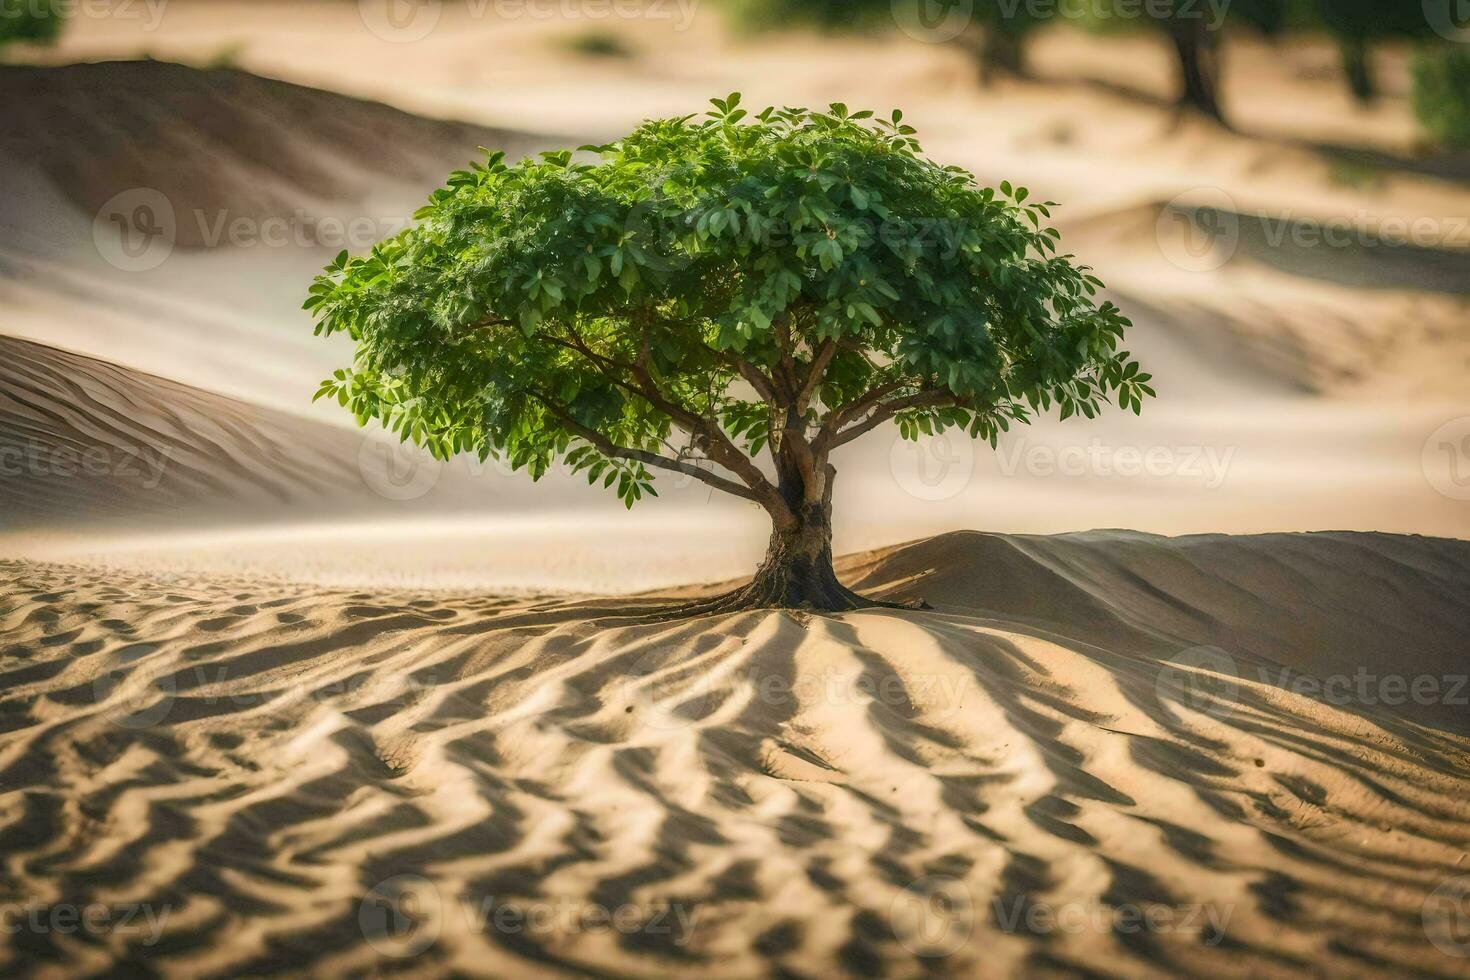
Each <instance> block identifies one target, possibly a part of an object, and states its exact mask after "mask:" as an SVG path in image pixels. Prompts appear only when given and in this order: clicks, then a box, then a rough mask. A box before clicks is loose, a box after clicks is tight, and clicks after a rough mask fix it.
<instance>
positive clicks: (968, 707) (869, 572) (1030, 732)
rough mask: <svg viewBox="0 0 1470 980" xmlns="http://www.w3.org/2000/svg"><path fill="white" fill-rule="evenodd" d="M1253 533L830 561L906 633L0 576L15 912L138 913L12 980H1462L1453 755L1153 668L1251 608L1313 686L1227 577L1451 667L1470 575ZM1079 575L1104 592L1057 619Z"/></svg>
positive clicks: (1208, 672) (489, 603)
mask: <svg viewBox="0 0 1470 980" xmlns="http://www.w3.org/2000/svg"><path fill="white" fill-rule="evenodd" d="M1282 538H1283V540H1278V541H1275V542H1274V543H1273V548H1272V549H1271V551H1270V552H1268V551H1267V550H1266V549H1265V548H1264V547H1263V544H1262V543H1257V544H1256V545H1255V546H1254V548H1253V547H1252V545H1250V544H1246V545H1242V546H1239V547H1237V546H1235V544H1234V543H1233V541H1231V540H1230V539H1222V540H1224V541H1225V543H1224V544H1219V543H1218V542H1217V543H1215V544H1216V545H1217V546H1212V545H1211V543H1208V542H1195V543H1194V547H1193V548H1191V549H1185V548H1180V547H1178V546H1170V545H1166V544H1161V543H1160V542H1161V541H1162V540H1163V539H1150V537H1149V536H1136V537H1135V538H1134V539H1133V540H1128V539H1127V538H1126V537H1125V536H1121V535H1112V536H1109V535H1101V536H1097V537H1095V538H1094V539H1092V540H1088V539H1086V538H1085V536H1084V537H1079V538H1077V539H1068V540H1065V541H1060V542H1056V543H1055V544H1054V546H1052V547H1048V541H1047V539H1025V538H1020V539H997V538H994V537H993V536H982V535H954V536H947V537H945V538H941V539H937V540H931V541H928V542H919V543H915V544H912V545H909V546H905V547H901V548H898V549H892V550H888V551H885V552H880V553H875V554H869V555H865V556H859V557H857V558H854V559H852V560H851V561H850V562H848V563H847V566H846V567H847V572H848V574H849V577H850V580H852V581H854V582H855V583H859V584H865V587H877V586H878V584H879V583H884V582H887V583H890V584H889V587H888V588H887V589H886V590H885V591H886V593H887V594H889V595H891V596H894V597H902V596H904V595H907V594H909V593H910V592H912V591H913V590H919V591H922V592H925V593H927V594H928V595H930V596H932V597H933V598H934V600H935V601H936V605H937V608H936V609H935V610H933V611H928V612H919V611H913V612H898V613H895V612H863V613H851V614H845V615H841V616H830V617H829V616H817V615H807V614H801V613H787V612H749V613H744V614H739V615H731V616H725V617H719V618H713V619H711V618H702V619H696V620H673V621H657V620H652V621H651V620H647V619H630V618H628V617H626V616H622V615H619V614H618V608H619V602H618V601H615V600H572V599H563V598H556V597H540V598H535V597H530V598H528V597H520V598H496V597H493V596H475V595H468V594H464V593H459V594H434V593H416V594H388V593H372V592H357V593H346V592H340V591H337V592H334V591H331V590H323V589H313V588H308V587H291V586H283V585H276V586H269V587H261V588H251V587H250V586H249V584H248V583H247V582H223V581H212V580H209V579H194V580H191V579H186V578H179V579H178V580H175V581H169V580H168V579H167V578H163V579H160V578H158V577H149V578H130V577H128V576H127V575H126V574H123V573H116V572H109V573H98V572H96V571H92V570H88V569H85V568H79V567H68V566H59V565H42V564H35V563H26V562H16V561H8V562H5V563H3V564H0V578H3V581H4V594H5V595H6V596H7V599H6V600H5V603H4V606H3V612H0V627H3V633H4V635H5V637H6V640H7V646H6V647H5V648H4V649H3V650H0V678H3V688H4V690H5V692H6V695H5V698H4V700H3V701H0V729H3V734H0V785H3V786H5V787H6V789H7V790H8V792H6V793H4V794H3V795H0V842H3V844H4V847H3V851H4V853H5V854H6V858H5V867H6V877H9V878H10V879H11V880H12V882H13V883H14V887H15V888H17V889H19V890H20V891H21V892H22V893H23V894H25V895H29V896H32V900H33V901H45V902H51V903H59V902H64V901H70V902H79V903H80V902H94V903H95V902H104V903H120V902H136V903H145V904H147V905H148V907H150V908H154V909H156V910H160V911H162V910H165V909H166V910H167V914H166V915H163V916H161V918H162V923H161V925H160V927H159V932H158V939H157V942H149V941H148V940H149V939H150V936H152V935H153V933H148V932H145V931H143V930H135V931H133V932H130V933H127V934H116V935H105V936H102V937H101V938H100V939H95V940H92V941H88V942H81V941H78V940H75V939H73V938H69V937H66V936H60V935H51V934H28V935H26V936H25V937H24V941H23V942H20V943H16V944H13V945H12V946H10V947H9V949H8V950H7V952H6V955H7V956H8V957H9V958H10V960H9V966H8V967H7V968H8V969H15V968H17V967H25V966H31V967H37V966H40V965H42V964H53V965H58V966H63V967H66V968H68V969H73V970H75V969H80V968H84V967H85V968H88V969H96V970H102V969H107V968H109V967H119V966H121V965H123V964H131V965H140V964H143V963H146V964H147V965H148V966H149V967H151V968H153V969H157V970H159V971H161V972H162V973H163V974H164V975H171V976H204V975H241V974H257V973H284V974H288V975H308V974H315V975H323V974H332V975H343V974H352V973H365V972H374V971H379V970H383V971H386V970H393V971H395V972H397V971H399V970H401V971H403V972H406V973H408V974H423V975H432V974H438V973H443V972H445V971H452V972H458V973H463V974H467V975H494V976H504V975H511V974H514V975H547V976H564V975H585V974H587V973H593V974H598V975H640V976H677V975H686V974H687V973H688V971H690V970H694V969H697V970H698V971H700V972H701V973H705V974H708V975H710V976H718V977H746V976H757V975H771V974H781V973H786V972H792V971H794V972H796V973H804V974H810V973H811V972H812V971H816V972H819V973H822V974H826V975H833V974H836V973H843V972H862V973H872V972H878V971H882V972H885V973H888V974H891V975H896V976H919V975H931V974H933V973H935V972H938V973H940V974H944V975H974V974H975V972H976V971H982V970H983V971H984V972H986V973H988V974H1003V973H1008V972H1012V971H1025V972H1026V973H1027V974H1028V975H1047V974H1051V973H1056V974H1062V973H1066V974H1077V973H1094V974H1098V975H1110V974H1117V973H1120V972H1121V973H1126V974H1127V975H1130V976H1166V975H1201V976H1204V975H1210V976H1218V975H1223V976H1252V975H1255V976H1259V975H1263V974H1270V975H1273V976H1298V975H1299V976H1316V975H1321V972H1322V971H1323V970H1324V969H1325V970H1328V971H1334V972H1342V973H1345V974H1348V975H1353V976H1375V975H1381V976H1395V975H1403V974H1404V973H1405V972H1416V973H1419V974H1422V975H1434V976H1465V975H1470V970H1467V968H1466V962H1467V961H1466V960H1464V959H1460V958H1457V957H1455V956H1452V955H1448V954H1446V953H1443V952H1441V950H1440V949H1439V948H1437V947H1436V946H1434V945H1433V944H1431V942H1430V941H1429V939H1428V938H1427V934H1426V925H1425V921H1426V920H1425V918H1424V909H1425V908H1426V907H1427V906H1426V902H1428V901H1430V900H1431V897H1432V896H1433V895H1434V894H1435V890H1436V889H1437V888H1439V887H1440V886H1441V885H1442V884H1443V883H1444V882H1445V881H1447V880H1451V879H1453V878H1454V877H1455V876H1456V875H1458V874H1460V873H1462V868H1463V862H1464V860H1465V853H1466V848H1467V845H1470V803H1467V802H1466V801H1467V800H1470V775H1467V773H1470V768H1467V764H1470V739H1467V738H1466V736H1465V735H1463V734H1454V733H1453V732H1451V731H1449V730H1447V729H1446V728H1445V727H1426V725H1425V724H1424V719H1425V716H1424V715H1423V714H1422V713H1419V712H1418V711H1417V709H1414V708H1413V707H1412V706H1410V707H1409V708H1406V709H1403V710H1400V711H1397V712H1394V711H1388V710H1386V709H1384V708H1382V707H1381V706H1379V707H1373V706H1366V705H1362V704H1357V703H1329V702H1327V701H1324V700H1322V699H1320V698H1314V697H1309V696H1306V695H1303V694H1301V693H1297V692H1294V691H1292V690H1289V689H1288V690H1283V689H1281V688H1278V687H1273V686H1271V685H1270V684H1263V683H1260V682H1259V681H1258V680H1257V679H1256V678H1255V676H1254V675H1252V674H1251V673H1250V672H1249V671H1248V670H1246V669H1244V665H1245V664H1246V663H1247V662H1252V663H1253V662H1254V661H1253V660H1249V661H1248V659H1247V658H1248V657H1249V655H1250V651H1235V652H1236V653H1238V654H1239V656H1240V657H1241V660H1240V663H1241V664H1242V669H1241V670H1240V672H1239V676H1229V675H1225V674H1222V673H1221V672H1220V671H1219V669H1218V668H1219V663H1218V662H1211V661H1209V660H1208V659H1206V660H1198V659H1191V658H1190V657H1189V656H1187V655H1186V656H1183V657H1181V656H1180V654H1181V652H1182V653H1185V654H1188V652H1189V651H1188V649H1186V650H1184V651H1181V650H1180V649H1179V647H1180V646H1181V645H1182V644H1184V643H1186V642H1187V641H1188V640H1189V639H1191V638H1190V637H1184V638H1181V636H1182V635H1183V634H1184V633H1186V632H1187V630H1188V628H1190V627H1192V628H1195V629H1211V628H1213V629H1214V630H1215V631H1216V632H1213V633H1210V634H1209V635H1210V638H1214V639H1217V640H1219V639H1221V638H1222V636H1224V633H1223V632H1222V631H1224V630H1226V629H1227V628H1228V627H1229V625H1230V622H1231V620H1232V618H1236V617H1239V616H1241V615H1243V614H1244V615H1246V616H1247V617H1248V618H1249V619H1250V623H1249V630H1247V629H1246V627H1244V626H1242V625H1240V624H1236V627H1235V629H1236V632H1235V633H1234V634H1232V635H1234V636H1236V637H1237V638H1239V637H1246V636H1249V637H1250V638H1251V639H1252V640H1254V641H1256V642H1259V643H1270V644H1274V645H1275V649H1276V653H1277V654H1278V661H1279V662H1284V663H1288V664H1289V663H1293V662H1294V661H1298V660H1302V659H1303V658H1306V659H1308V660H1310V659H1312V658H1316V659H1317V660H1318V662H1320V657H1319V656H1318V652H1317V651H1314V650H1313V649H1312V648H1310V646H1305V647H1304V646H1303V645H1302V637H1303V636H1305V635H1308V634H1309V633H1311V628H1313V627H1315V628H1317V632H1316V633H1315V634H1312V635H1318V636H1322V637H1331V636H1332V635H1333V633H1332V631H1331V629H1329V628H1327V627H1326V625H1325V624H1326V622H1327V621H1328V620H1332V619H1334V618H1336V617H1338V616H1340V615H1341V610H1340V609H1338V608H1334V606H1333V605H1332V603H1331V602H1330V601H1326V600H1324V601H1323V602H1320V603H1319V602H1314V601H1312V600H1311V599H1310V598H1309V597H1306V596H1304V595H1302V594H1300V593H1298V594H1297V595H1296V597H1295V598H1296V600H1297V601H1296V603H1295V605H1294V606H1293V607H1292V608H1293V609H1294V610H1295V625H1298V626H1301V627H1302V631H1301V632H1300V633H1297V632H1294V631H1293V630H1292V629H1291V628H1290V625H1289V624H1287V623H1286V622H1285V621H1284V620H1282V619H1280V618H1272V617H1270V616H1265V615H1256V614H1255V613H1253V612H1251V610H1250V608H1249V605H1248V604H1246V605H1242V604H1241V595H1240V593H1241V586H1240V585H1239V584H1238V582H1239V580H1240V576H1241V575H1242V574H1245V573H1247V572H1249V571H1250V568H1249V560H1250V559H1249V557H1248V555H1249V553H1250V552H1251V551H1252V550H1254V551H1255V552H1256V554H1257V555H1258V556H1262V557H1264V556H1265V555H1267V554H1270V553H1274V554H1278V555H1280V556H1281V564H1282V566H1283V572H1282V574H1283V575H1285V574H1288V572H1287V569H1288V568H1289V566H1291V565H1294V564H1299V563H1300V562H1303V561H1308V560H1312V561H1316V562H1319V563H1321V564H1324V565H1331V564H1335V565H1338V566H1343V565H1344V563H1345V562H1351V563H1352V564H1351V567H1350V568H1345V569H1344V571H1343V575H1344V576H1345V577H1346V576H1351V575H1357V576H1360V577H1372V578H1374V579H1375V580H1377V581H1380V582H1381V583H1382V587H1383V588H1385V589H1387V590H1390V591H1393V592H1395V593H1400V592H1408V591H1416V592H1418V593H1420V594H1421V596H1422V598H1421V600H1420V601H1421V602H1422V603H1423V604H1424V605H1425V607H1426V609H1427V608H1428V607H1431V606H1432V607H1435V608H1437V609H1438V610H1439V612H1440V614H1441V615H1440V616H1439V617H1438V618H1434V617H1429V616H1415V617H1413V618H1406V619H1405V621H1404V623H1403V624H1402V626H1401V628H1400V630H1399V632H1398V633H1396V634H1394V635H1388V634H1384V635H1374V634H1371V633H1370V634H1365V636H1364V638H1363V639H1362V640H1361V644H1360V646H1361V648H1362V649H1363V650H1368V649H1370V648H1372V649H1376V650H1377V652H1378V653H1379V654H1380V655H1381V657H1383V658H1384V659H1386V658H1387V657H1388V655H1389V653H1390V652H1391V650H1392V649H1398V647H1395V646H1393V644H1397V643H1404V644H1412V645H1413V646H1414V647H1415V648H1424V647H1427V646H1432V645H1434V644H1442V643H1444V642H1445V640H1446V637H1447V636H1452V634H1446V633H1445V632H1444V631H1445V629H1446V626H1445V624H1446V622H1448V621H1449V620H1450V619H1451V618H1452V617H1454V616H1462V614H1463V603H1464V601H1465V599H1464V590H1463V584H1464V581H1465V568H1466V563H1467V561H1470V555H1467V552H1466V548H1467V546H1466V545H1464V544H1462V543H1459V542H1445V541H1435V540H1432V539H1415V538H1399V537H1392V536H1376V535H1351V536H1348V535H1344V536H1330V537H1329V536H1318V535H1313V536H1300V537H1297V538H1291V539H1289V540H1285V538H1286V536H1282ZM1181 550H1185V551H1192V552H1193V554H1192V555H1191V556H1190V557H1191V560H1192V562H1193V564H1194V566H1195V569H1194V572H1193V579H1192V580H1191V581H1183V580H1181V579H1179V578H1177V577H1174V578H1173V579H1172V580H1173V581H1174V582H1176V583H1178V588H1177V591H1175V592H1174V593H1173V594H1161V592H1162V590H1161V589H1160V588H1159V587H1157V586H1153V585H1150V584H1149V583H1148V580H1149V579H1150V578H1151V577H1153V576H1156V575H1157V574H1158V573H1159V571H1160V569H1168V568H1170V567H1171V566H1174V565H1177V563H1178V561H1179V556H1178V554H1177V553H1176V552H1178V551H1181ZM1048 551H1050V554H1048V553H1047V552H1048ZM1007 552H1009V553H1010V555H1011V557H1010V559H1009V561H1008V563H1007V562H1003V561H1001V560H999V559H1000V558H1001V557H1002V556H1003V555H1004V554H1005V553H1007ZM1350 554H1356V555H1357V556H1358V557H1357V559H1352V558H1350V557H1349V555H1350ZM1087 566H1090V567H1091V568H1093V569H1101V568H1105V567H1108V566H1111V569H1112V570H1111V572H1110V573H1106V572H1105V573H1102V574H1103V575H1104V576H1106V575H1107V574H1111V575H1112V576H1114V577H1115V578H1117V579H1118V580H1131V581H1132V582H1133V588H1134V592H1133V595H1132V596H1131V597H1130V596H1128V595H1126V594H1125V595H1123V596H1121V597H1120V599H1119V601H1118V602H1116V603H1106V602H1105V601H1104V600H1103V599H1102V598H1096V599H1094V600H1093V601H1092V602H1079V601H1074V597H1073V596H1072V595H1069V594H1068V593H1067V591H1066V589H1065V588H1064V585H1063V583H1061V582H1060V581H1059V580H1058V578H1057V576H1058V575H1059V574H1061V573H1060V570H1062V569H1064V568H1068V567H1070V569H1071V571H1070V573H1068V574H1070V576H1071V577H1072V579H1073V580H1074V583H1075V582H1084V583H1085V581H1086V578H1087V575H1085V574H1084V572H1085V568H1086V567H1087ZM982 568H983V569H987V570H988V571H989V572H990V575H989V576H988V577H987V576H984V575H978V574H976V573H977V570H978V569H982ZM1088 574H1091V573H1088ZM1048 577H1050V580H1051V581H1052V585H1051V586H1047V587H1042V584H1041V583H1042V582H1044V581H1046V580H1047V579H1048ZM1107 586H1108V583H1107V581H1106V578H1104V579H1103V580H1101V581H1098V582H1095V583H1094V585H1093V586H1091V587H1094V588H1099V589H1103V588H1107ZM1081 587H1082V588H1084V589H1085V588H1087V586H1085V585H1084V586H1081ZM1028 597H1029V598H1028ZM1023 598H1024V599H1025V601H1026V603H1027V605H1026V606H1025V607H1024V608H1023V607H1021V606H1019V605H1018V603H1019V602H1021V601H1022V599H1023ZM1257 598H1258V600H1259V601H1260V602H1263V603H1264V602H1267V601H1268V597H1264V596H1262V597H1257ZM1422 611H1424V610H1421V612H1422ZM1368 612H1369V613H1371V610H1369V611H1368ZM1069 615H1074V619H1073V621H1072V622H1068V617H1069ZM1107 617H1112V618H1113V620H1114V626H1113V627H1112V628H1111V630H1109V629H1102V628H1100V624H1101V621H1102V619H1103V618H1107ZM1463 621H1464V620H1463V619H1461V620H1460V622H1463ZM1334 628H1337V627H1334ZM1384 644H1388V645H1389V646H1384ZM1461 710H1463V709H1461ZM36 896H43V897H44V898H37V897H36ZM385 909H386V910H387V912H384V911H383V910H385ZM405 909H408V910H410V912H411V914H407V918H406V919H404V920H403V921H400V920H399V918H395V916H398V915H399V914H400V913H403V912H404V910H405ZM558 909H559V910H561V911H560V912H559V913H558V912H556V911H555V910H558ZM496 910H509V911H502V912H501V913H500V915H501V917H500V918H498V919H497V918H495V914H496ZM589 910H608V911H609V912H611V911H615V910H621V911H620V914H622V915H623V916H624V919H623V928H621V929H612V928H606V927H603V928H596V927H594V926H589V925H588V922H587V919H586V918H584V916H585V915H586V914H588V912H589ZM1119 910H1123V911H1122V913H1120V912H1119ZM538 912H542V913H544V915H541V916H540V917H539V918H537V915H536V914H537V913H538ZM599 914H601V913H599ZM1119 914H1123V915H1125V917H1126V916H1133V915H1137V916H1142V915H1145V914H1147V915H1151V916H1153V918H1152V919H1151V920H1150V921H1152V922H1153V923H1154V925H1153V926H1152V927H1151V928H1148V929H1137V928H1130V927H1128V926H1127V924H1126V922H1125V923H1124V924H1123V925H1121V926H1120V925H1119V924H1118V923H1119V922H1120V920H1119V919H1118V918H1117V916H1118V915H1119ZM384 915H387V916H389V917H388V918H386V919H385V918H383V916H384ZM516 916H521V918H516ZM1058 916H1061V918H1058ZM1064 923H1065V924H1064ZM1440 938H1441V939H1443V937H1440Z"/></svg>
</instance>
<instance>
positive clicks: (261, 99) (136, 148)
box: [0, 61, 541, 248]
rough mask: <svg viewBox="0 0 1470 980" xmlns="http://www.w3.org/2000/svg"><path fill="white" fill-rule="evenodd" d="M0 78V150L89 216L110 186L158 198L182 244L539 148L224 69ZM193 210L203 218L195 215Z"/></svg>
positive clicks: (15, 69)
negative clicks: (0, 92) (228, 227)
mask: <svg viewBox="0 0 1470 980" xmlns="http://www.w3.org/2000/svg"><path fill="white" fill-rule="evenodd" d="M0 84H3V85H4V87H5V90H6V92H7V93H8V97H7V99H6V104H5V108H4V126H3V127H0V154H8V155H9V156H11V157H12V158H13V159H15V160H19V161H21V162H24V163H28V164H30V165H32V166H35V167H37V168H39V169H40V170H41V171H42V172H43V173H45V174H47V175H48V177H49V178H50V179H51V180H52V181H54V182H55V184H56V185H57V186H58V187H60V188H61V189H62V190H63V192H64V193H65V194H66V195H67V196H68V197H69V198H70V199H71V200H72V201H73V202H75V203H76V204H77V205H78V206H79V207H81V209H82V210H83V211H85V212H86V213H88V214H96V213H98V211H99V210H100V209H101V208H102V206H103V205H104V204H105V203H106V202H107V201H108V200H109V199H110V198H112V197H113V196H114V195H115V194H118V193H119V192H123V191H128V190H132V189H135V188H150V189H152V190H155V191H158V192H159V193H160V194H162V195H163V197H164V198H165V199H167V200H168V202H169V203H170V204H172V206H173V209H174V212H175V216H176V220H177V224H176V234H175V236H174V242H175V244H177V245H179V246H181V247H184V248H197V247H201V246H204V245H209V244H213V242H212V241H211V239H210V231H211V229H212V228H214V227H217V226H218V225H219V221H218V216H220V215H225V216H227V220H228V221H237V220H240V219H244V220H246V221H254V222H260V221H263V220H265V219H267V218H270V217H275V216H290V215H292V214H293V213H294V212H296V211H297V210H298V209H300V210H303V211H305V212H306V213H307V215H309V216H310V217H312V218H319V217H321V216H322V212H323V210H324V209H330V208H332V207H333V206H334V205H336V206H338V207H340V206H341V205H344V204H347V205H350V204H353V203H361V202H363V201H366V200H369V199H371V198H373V197H375V196H380V195H381V193H382V189H383V185H384V183H412V184H423V185H425V186H426V187H433V186H437V185H438V183H439V182H440V181H441V180H442V179H443V177H444V174H445V172H446V170H445V166H446V163H447V162H449V161H453V162H456V163H461V164H462V163H463V162H464V161H466V160H468V159H470V158H471V157H472V156H473V155H474V154H475V148H476V146H478V145H488V146H493V147H495V148H497V149H504V150H506V151H507V152H508V153H509V154H510V155H511V156H512V157H515V156H519V155H522V154H524V153H526V152H529V151H530V150H531V149H533V148H539V146H540V145H541V142H540V141H539V140H535V139H532V138H530V137H527V136H525V135H523V134H519V133H513V132H508V131H505V130H495V129H491V128H488V127H485V126H474V125H469V124H464V123H456V122H444V121H439V120H433V119H425V118H423V117H421V116H415V115H410V114H408V113H405V112H401V111H399V110H397V109H393V108H390V107H388V106H385V105H381V104H379V103H376V102H365V101H362V100H360V99H354V98H349V97H347V96H343V95H336V94H333V93H329V92H322V91H318V90H316V89H310V88H304V87H302V86H300V85H293V84H290V83H288V82H278V81H273V80H271V79H266V78H260V77H258V76H255V75H251V74H249V73H247V72H242V71H237V70H233V69H217V70H209V71H201V70H199V69H196V68H190V67H188V66H185V65H176V64H168V63H165V62H153V61H138V62H127V61H121V62H108V63H103V64H84V65H67V66H65V67H60V68H32V67H19V66H8V67H0ZM197 213H202V214H203V215H204V216H205V220H204V221H202V222H201V221H195V220H190V219H191V218H192V217H193V216H194V215H195V214H197ZM308 230H309V229H308Z"/></svg>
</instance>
